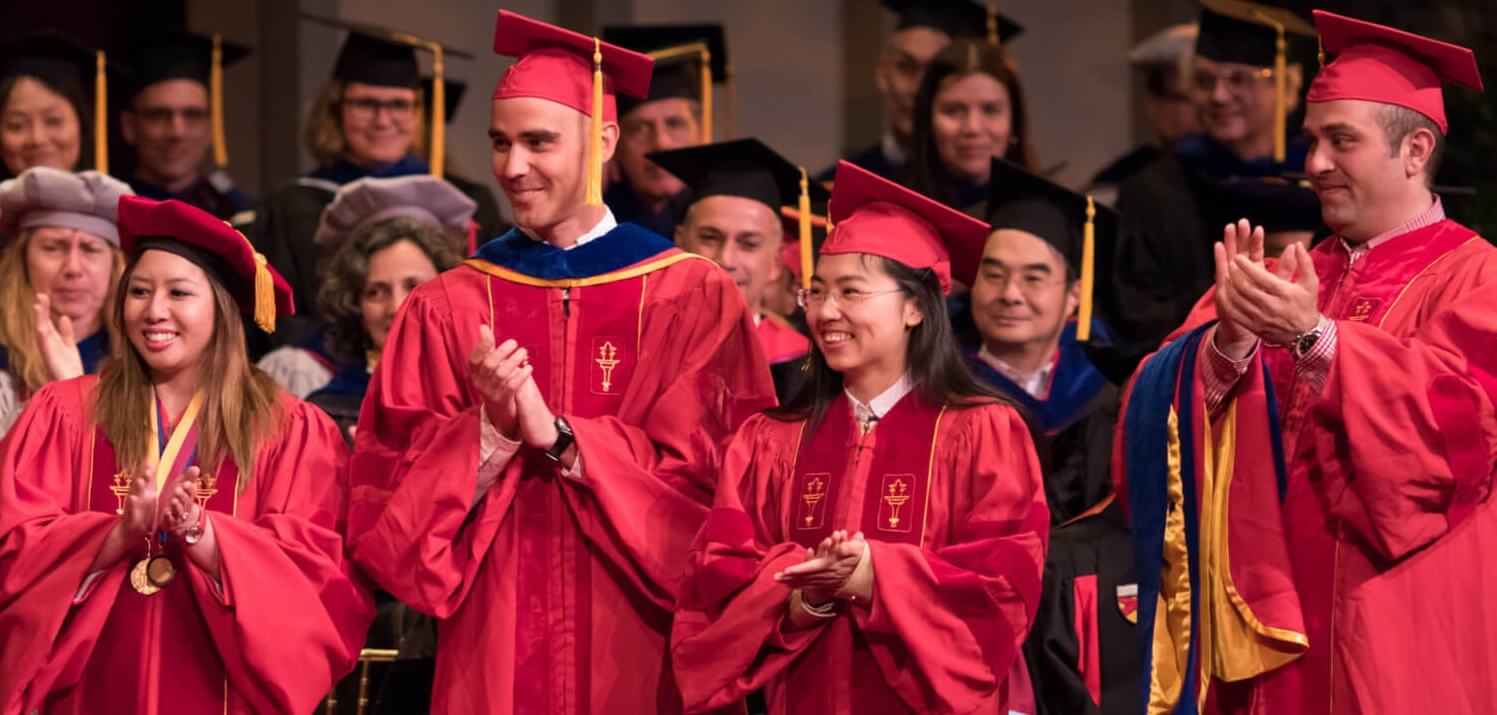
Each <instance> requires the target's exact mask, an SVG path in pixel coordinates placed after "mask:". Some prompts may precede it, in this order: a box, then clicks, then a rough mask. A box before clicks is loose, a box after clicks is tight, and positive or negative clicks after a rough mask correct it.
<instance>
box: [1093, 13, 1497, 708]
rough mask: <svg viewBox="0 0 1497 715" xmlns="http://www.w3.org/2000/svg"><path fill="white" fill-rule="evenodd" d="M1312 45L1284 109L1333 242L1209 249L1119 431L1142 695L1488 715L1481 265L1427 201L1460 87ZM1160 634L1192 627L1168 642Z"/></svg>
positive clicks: (1480, 251) (1435, 71) (1403, 36)
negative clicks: (1201, 294) (1294, 106)
mask: <svg viewBox="0 0 1497 715" xmlns="http://www.w3.org/2000/svg"><path fill="white" fill-rule="evenodd" d="M1315 23H1316V26H1317V27H1318V29H1319V31H1320V36H1321V39H1322V41H1323V43H1324V47H1325V51H1326V54H1327V56H1328V57H1330V58H1333V59H1332V61H1331V62H1330V63H1329V64H1327V65H1326V66H1325V68H1324V69H1323V70H1322V71H1321V72H1320V75H1319V76H1318V77H1316V79H1315V81H1314V83H1313V84H1312V85H1311V87H1310V91H1309V94H1308V97H1307V101H1308V103H1309V106H1308V109H1307V112H1306V115H1305V122H1304V131H1305V134H1306V136H1307V137H1309V140H1310V147H1309V157H1308V159H1307V161H1306V164H1305V170H1306V172H1307V173H1308V174H1309V175H1310V179H1311V181H1312V182H1313V185H1314V189H1315V192H1316V194H1318V195H1319V198H1320V202H1321V206H1322V211H1321V214H1322V217H1323V218H1324V220H1325V223H1326V225H1327V226H1328V227H1329V228H1330V229H1331V230H1332V231H1334V232H1335V236H1334V237H1332V238H1330V239H1328V240H1326V241H1323V242H1322V243H1321V244H1320V245H1318V246H1317V247H1316V248H1314V249H1313V250H1309V249H1306V248H1305V247H1304V246H1303V245H1300V244H1294V245H1292V246H1291V247H1290V248H1289V249H1288V250H1287V251H1286V252H1285V253H1284V254H1283V256H1282V257H1281V258H1280V259H1279V260H1278V261H1277V262H1274V263H1269V262H1266V261H1265V260H1264V258H1263V246H1262V231H1261V229H1253V228H1252V227H1250V226H1249V225H1247V223H1246V222H1245V221H1244V222H1242V223H1240V224H1238V225H1236V226H1229V227H1228V228H1227V230H1226V231H1225V240H1224V242H1223V244H1222V245H1219V246H1218V247H1216V249H1215V263H1216V272H1215V273H1216V283H1215V286H1214V287H1213V289H1212V293H1210V294H1209V299H1208V300H1205V301H1203V302H1202V305H1201V307H1200V309H1199V310H1198V311H1197V314H1195V315H1193V316H1191V320H1190V321H1189V322H1188V323H1187V324H1186V326H1185V327H1184V328H1182V329H1180V330H1179V331H1177V333H1176V337H1175V339H1174V340H1172V341H1171V342H1170V343H1169V344H1167V345H1166V346H1165V347H1164V348H1162V349H1161V351H1160V352H1159V353H1158V354H1156V355H1155V356H1153V357H1152V358H1150V359H1149V360H1148V361H1147V362H1145V364H1144V366H1143V367H1142V368H1141V369H1140V371H1139V374H1138V377H1137V378H1136V380H1135V382H1134V385H1133V388H1132V391H1131V393H1130V395H1129V397H1128V405H1127V406H1126V407H1125V408H1124V412H1125V414H1126V415H1127V417H1126V419H1125V423H1124V425H1123V428H1122V429H1121V430H1120V433H1119V434H1120V435H1123V439H1122V440H1121V441H1122V447H1121V448H1120V450H1119V455H1118V456H1119V462H1120V463H1122V464H1124V465H1125V467H1126V480H1127V485H1128V487H1127V492H1128V497H1129V503H1130V508H1131V510H1132V512H1133V529H1134V534H1135V539H1137V542H1136V543H1137V550H1136V553H1137V554H1139V558H1140V559H1144V558H1145V557H1147V558H1148V559H1150V561H1144V560H1141V561H1139V564H1138V566H1139V572H1140V573H1160V574H1163V575H1164V578H1163V579H1159V580H1156V581H1154V582H1152V583H1151V582H1149V581H1146V580H1144V581H1140V584H1139V587H1140V590H1139V607H1140V621H1139V626H1140V627H1141V628H1150V629H1153V626H1154V623H1155V622H1156V621H1161V622H1162V623H1161V626H1162V627H1161V628H1160V629H1157V630H1154V632H1155V633H1156V634H1161V635H1163V636H1164V637H1163V638H1162V639H1161V638H1156V639H1155V643H1154V648H1153V651H1154V653H1156V654H1168V656H1167V657H1168V660H1167V661H1166V660H1163V658H1164V657H1165V656H1163V655H1160V656H1159V657H1156V659H1155V665H1156V666H1157V667H1156V668H1155V675H1156V676H1157V678H1158V679H1157V680H1155V681H1154V685H1155V686H1159V687H1158V688H1156V689H1155V690H1154V691H1153V692H1155V693H1156V694H1161V693H1162V694H1163V695H1164V697H1165V698H1166V699H1168V698H1169V697H1171V695H1170V693H1172V692H1173V693H1174V694H1175V695H1179V693H1180V692H1181V691H1182V690H1183V692H1184V693H1185V695H1184V696H1183V697H1189V698H1192V699H1194V698H1195V693H1196V690H1195V687H1196V685H1197V684H1204V685H1209V686H1210V689H1211V692H1210V694H1208V695H1207V696H1206V697H1207V699H1208V701H1212V700H1214V701H1215V702H1216V703H1217V704H1218V706H1219V707H1220V709H1222V710H1224V711H1233V712H1236V711H1242V712H1298V713H1343V712H1345V713H1359V712H1367V713H1393V712H1442V713H1443V712H1472V713H1474V712H1494V711H1497V691H1494V690H1493V689H1492V687H1491V682H1492V677H1493V675H1494V671H1493V667H1492V658H1491V654H1492V652H1493V648H1494V647H1497V619H1493V618H1491V617H1490V616H1489V615H1488V614H1489V613H1490V611H1491V599H1492V594H1493V592H1494V588H1497V583H1494V582H1493V581H1492V580H1491V579H1490V578H1488V577H1487V576H1485V573H1486V570H1484V569H1483V568H1482V564H1484V563H1485V562H1486V561H1487V560H1489V559H1490V556H1491V547H1490V544H1491V543H1492V539H1493V538H1494V535H1497V512H1494V504H1493V501H1492V500H1491V499H1490V494H1491V487H1492V475H1493V472H1494V462H1497V377H1494V376H1497V350H1494V349H1493V345H1497V314H1494V312H1493V310H1492V306H1493V305H1497V249H1493V247H1492V246H1491V245H1490V244H1488V243H1487V242H1486V241H1485V240H1483V239H1482V238H1481V237H1480V236H1478V235H1476V234H1475V233H1474V232H1473V231H1472V230H1471V229H1469V228H1466V227H1464V226H1461V225H1460V224H1458V223H1456V222H1454V221H1451V220H1449V219H1447V218H1446V217H1445V213H1444V209H1443V206H1442V204H1441V202H1440V198H1439V196H1437V195H1435V194H1434V193H1433V192H1432V191H1431V189H1430V186H1431V178H1432V176H1433V173H1434V170H1435V165H1436V164H1437V163H1438V158H1439V154H1440V148H1441V146H1442V145H1443V144H1444V141H1445V133H1446V131H1447V130H1448V125H1447V122H1446V118H1445V110H1444V99H1443V93H1442V90H1441V84H1442V82H1453V83H1456V84H1461V85H1465V86H1467V87H1471V88H1473V89H1478V90H1479V89H1480V88H1481V77H1480V74H1479V71H1478V69H1477V65H1476V61H1475V58H1474V56H1473V55H1472V53H1471V51H1470V50H1468V49H1466V48H1462V47H1457V46H1455V45H1450V44H1447V43H1444V42H1439V41H1436V40H1432V39H1429V38H1425V37H1420V36H1417V35H1413V34H1410V33H1406V32H1402V31H1399V30H1396V29H1393V28H1389V27H1383V26H1380V25H1374V24H1371V23H1367V22H1363V21H1360V20H1356V19H1353V18H1349V17H1343V16H1340V15H1335V14H1332V13H1327V12H1322V11H1316V13H1315ZM1213 318H1219V319H1220V322H1216V323H1214V327H1210V326H1212V325H1213V324H1212V322H1211V319H1213ZM1171 395H1174V396H1175V397H1170V396H1171ZM1168 454H1174V455H1176V456H1177V457H1178V459H1176V460H1174V461H1171V460H1169V459H1163V458H1164V457H1166V455H1168ZM1191 455H1194V458H1192V457H1191ZM1279 455H1282V457H1283V458H1282V460H1281V459H1280V458H1279ZM1182 487H1183V491H1182V490H1181V488H1182ZM1198 492H1199V493H1198ZM1181 526H1183V527H1184V528H1183V529H1181V528H1179V527H1181ZM1187 574H1188V579H1187ZM1187 582H1188V583H1189V584H1190V585H1189V587H1188V590H1189V592H1190V593H1189V596H1188V597H1187V596H1186V595H1185V594H1186V591H1185V590H1182V589H1184V588H1185V584H1186V583H1187ZM1156 603H1157V604H1159V605H1158V611H1157V613H1156V611H1155V604H1156ZM1192 616H1198V617H1200V618H1201V620H1199V621H1198V620H1197V619H1196V618H1192ZM1182 618H1189V619H1190V621H1191V622H1192V624H1193V625H1194V624H1195V623H1197V622H1199V623H1202V628H1201V629H1199V630H1196V629H1192V632H1191V633H1190V634H1189V636H1188V637H1187V636H1186V635H1185V634H1184V632H1182V631H1178V630H1175V628H1174V627H1173V626H1172V625H1166V624H1178V623H1181V622H1182V621H1181V619H1182ZM1213 654H1217V655H1213ZM1218 656H1220V657H1218ZM1190 663H1195V664H1199V665H1200V668H1199V669H1195V668H1191V667H1189V666H1187V665H1186V664H1190ZM1146 670H1147V669H1146ZM1182 683H1183V688H1182V687H1181V684H1182ZM1140 692H1149V689H1148V688H1144V689H1141V691H1140ZM1165 707H1167V705H1166V706H1165Z"/></svg>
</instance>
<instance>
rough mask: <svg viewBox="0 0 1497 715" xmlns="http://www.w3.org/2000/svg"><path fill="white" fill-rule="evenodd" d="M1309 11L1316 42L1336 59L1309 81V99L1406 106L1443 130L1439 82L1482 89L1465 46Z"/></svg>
mask: <svg viewBox="0 0 1497 715" xmlns="http://www.w3.org/2000/svg"><path fill="white" fill-rule="evenodd" d="M1314 14H1315V27H1316V29H1318V30H1319V31H1320V42H1321V46H1322V47H1323V48H1324V50H1325V52H1326V54H1328V55H1334V56H1335V59H1334V60H1333V61H1332V62H1330V63H1329V64H1327V65H1326V66H1325V67H1324V68H1322V69H1321V70H1320V74H1319V75H1318V76H1316V78H1315V81H1314V82H1312V83H1311V84H1310V92H1309V94H1308V95H1307V96H1306V98H1305V99H1306V101H1308V102H1332V101H1335V100H1338V99H1359V100H1364V101H1369V102H1382V103H1383V104H1392V105H1396V106H1399V107H1406V108H1408V109H1412V110H1414V111H1416V112H1419V113H1420V114H1423V115H1424V116H1426V117H1429V118H1430V119H1431V120H1432V121H1434V123H1435V124H1437V125H1439V127H1440V132H1441V133H1442V134H1443V133H1445V132H1446V131H1447V130H1448V129H1449V126H1448V125H1447V123H1446V121H1445V97H1444V94H1443V93H1442V92H1441V90H1440V83H1441V81H1442V80H1448V81H1451V82H1454V83H1456V84H1459V85H1464V86H1466V87H1470V88H1471V89H1474V90H1477V91H1481V89H1482V85H1481V72H1480V70H1478V69H1477V66H1476V55H1475V54H1473V53H1472V52H1471V50H1470V49H1467V48H1465V47H1461V46H1459V45H1452V44H1450V43H1448V42H1441V41H1439V40H1433V39H1430V38H1428V37H1421V36H1419V35H1415V34H1413V33H1410V32H1404V31H1403V30H1396V29H1394V28H1391V27H1384V26H1382V25H1376V24H1373V23H1370V22H1366V21H1363V20H1358V19H1356V18H1351V17H1346V16H1344V15H1337V14H1335V13H1331V12H1326V11H1324V10H1316V11H1315V13H1314Z"/></svg>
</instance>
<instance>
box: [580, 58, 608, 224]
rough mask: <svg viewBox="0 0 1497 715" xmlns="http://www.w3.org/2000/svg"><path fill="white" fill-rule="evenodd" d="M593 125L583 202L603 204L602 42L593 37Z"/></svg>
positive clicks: (593, 204) (595, 204) (590, 204)
mask: <svg viewBox="0 0 1497 715" xmlns="http://www.w3.org/2000/svg"><path fill="white" fill-rule="evenodd" d="M592 121H593V126H592V136H590V137H589V141H588V149H589V152H590V153H589V154H588V157H587V195H586V197H585V198H584V199H583V203H584V204H586V205H588V206H602V205H603V43H602V42H600V41H599V40H598V38H596V37H594V38H593V119H592Z"/></svg>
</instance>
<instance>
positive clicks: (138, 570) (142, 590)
mask: <svg viewBox="0 0 1497 715" xmlns="http://www.w3.org/2000/svg"><path fill="white" fill-rule="evenodd" d="M149 561H150V559H141V560H139V561H136V562H135V567H134V568H132V569H130V587H131V588H133V589H135V592H136V593H139V594H140V595H142V596H153V595H155V594H157V593H159V592H160V591H161V587H160V586H158V585H156V584H154V583H152V582H151V577H150V576H149V575H148V574H147V573H146V571H147V570H148V569H149V567H148V565H147V563H148V562H149Z"/></svg>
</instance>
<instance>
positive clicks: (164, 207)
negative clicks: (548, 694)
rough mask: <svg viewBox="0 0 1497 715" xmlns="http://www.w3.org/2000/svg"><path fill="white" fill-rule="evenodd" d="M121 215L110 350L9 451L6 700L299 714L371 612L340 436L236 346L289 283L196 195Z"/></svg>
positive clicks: (67, 385) (1, 589)
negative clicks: (196, 203) (248, 322)
mask: <svg viewBox="0 0 1497 715" xmlns="http://www.w3.org/2000/svg"><path fill="white" fill-rule="evenodd" d="M119 227H120V238H121V244H122V247H123V249H124V251H125V253H126V255H128V256H129V261H128V263H127V265H126V267H125V272H124V275H123V279H122V285H123V289H122V290H121V291H120V293H119V295H118V297H117V298H116V299H115V300H114V303H113V305H112V306H111V311H112V312H111V316H110V318H111V320H112V321H114V322H115V323H116V326H117V327H118V328H119V331H120V333H121V335H122V339H121V340H120V342H119V343H117V344H116V345H114V347H113V352H112V358H111V360H110V361H109V362H108V363H107V364H106V365H105V367H104V369H103V370H102V371H101V373H100V374H99V376H97V377H94V376H84V377H80V378H76V379H72V380H64V381H59V382H54V383H52V384H50V385H48V386H46V387H44V388H42V390H41V391H39V392H38V393H37V394H36V396H35V397H34V398H33V399H32V400H31V403H30V404H29V405H28V406H27V408H26V411H25V412H24V413H23V414H22V415H21V418H20V420H19V421H18V422H17V423H16V428H15V430H14V431H13V432H12V433H11V435H10V437H9V438H7V439H6V440H5V441H4V442H3V443H0V573H3V574H5V578H4V579H0V604H4V605H3V606H0V711H3V712H38V711H44V712H110V713H154V712H158V711H160V710H162V709H163V708H167V707H169V708H170V709H171V710H172V711H176V712H195V713H196V712H224V713H251V712H311V711H312V709H313V708H314V707H315V706H316V705H317V703H318V702H319V701H320V700H321V698H322V696H323V694H324V693H326V692H327V690H328V688H329V687H331V685H332V683H333V682H334V681H335V680H336V679H337V678H338V677H340V676H342V675H343V674H344V673H347V672H348V671H349V669H351V667H352V666H353V664H354V662H355V659H356V658H357V657H358V652H359V646H360V644H361V643H362V641H363V636H364V628H365V627H367V625H368V623H369V614H370V610H371V609H370V603H369V597H368V594H367V592H365V591H364V590H363V589H362V588H360V587H359V586H358V584H357V582H356V581H355V580H354V579H353V578H352V577H351V576H350V574H349V571H348V568H347V564H346V562H345V561H344V560H343V538H342V515H343V513H344V504H345V499H346V494H345V488H344V481H343V474H344V466H345V465H346V462H347V459H348V450H347V448H346V447H345V446H344V444H343V439H342V438H341V437H340V436H339V435H338V430H337V428H336V427H335V426H334V425H333V423H332V421H331V420H329V419H328V418H327V416H326V415H324V414H322V412H321V411H319V410H317V409H316V408H313V407H311V406H309V405H307V404H305V403H303V402H301V401H299V400H297V399H295V398H293V397H291V396H289V395H287V394H285V393H284V392H282V391H281V390H280V389H279V388H277V387H276V385H275V383H274V381H272V380H271V379H270V378H269V377H267V376H265V375H264V374H263V373H260V372H259V371H258V370H256V369H254V367H252V366H251V365H250V363H249V361H248V358H247V357H246V355H245V347H244V328H243V322H242V319H241V313H249V314H251V315H253V318H254V322H255V323H256V324H257V325H259V326H260V327H261V328H262V329H270V328H271V327H272V326H273V325H274V321H275V316H276V314H277V313H278V312H280V313H283V314H284V313H287V312H289V310H290V308H291V293H290V291H289V289H287V287H286V284H285V282H284V281H283V280H282V279H281V278H280V276H279V275H277V274H276V273H275V272H274V271H273V270H271V269H270V268H269V266H267V265H266V263H265V260H264V257H263V256H260V255H259V254H257V253H255V252H254V250H253V249H252V248H251V247H250V246H249V244H248V242H247V241H246V240H245V239H244V237H243V236H242V235H240V234H239V233H238V232H236V231H234V230H233V229H231V228H230V227H229V226H227V225H226V224H224V223H223V222H222V221H219V220H218V219H216V218H214V217H213V216H212V215H210V214H207V213H205V212H203V211H201V210H199V209H196V208H193V207H190V206H188V205H187V204H183V203H181V202H178V201H163V202H157V201H152V200H149V199H143V198H139V197H133V196H131V197H126V198H124V199H122V200H121V201H120V208H119ZM292 656H294V657H292Z"/></svg>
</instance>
